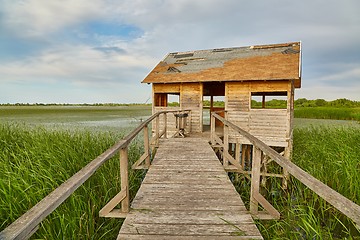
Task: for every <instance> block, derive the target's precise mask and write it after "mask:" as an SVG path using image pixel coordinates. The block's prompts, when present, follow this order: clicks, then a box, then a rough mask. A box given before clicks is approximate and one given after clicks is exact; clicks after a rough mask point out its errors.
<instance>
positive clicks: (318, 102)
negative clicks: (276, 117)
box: [251, 98, 360, 108]
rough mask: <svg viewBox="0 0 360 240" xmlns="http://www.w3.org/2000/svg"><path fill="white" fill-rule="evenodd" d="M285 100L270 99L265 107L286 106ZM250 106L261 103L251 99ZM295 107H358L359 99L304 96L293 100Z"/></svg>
mask: <svg viewBox="0 0 360 240" xmlns="http://www.w3.org/2000/svg"><path fill="white" fill-rule="evenodd" d="M286 104H287V102H286V100H279V99H272V100H269V101H266V103H265V105H266V107H267V108H286ZM251 106H252V107H255V108H261V106H262V103H261V102H257V101H256V100H251ZM294 106H295V107H335V108H337V107H339V108H340V107H346V108H355V107H360V101H352V100H349V99H346V98H340V99H336V100H333V101H326V100H325V99H315V100H308V99H306V98H299V99H297V100H295V101H294Z"/></svg>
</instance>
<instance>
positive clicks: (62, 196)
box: [0, 110, 190, 240]
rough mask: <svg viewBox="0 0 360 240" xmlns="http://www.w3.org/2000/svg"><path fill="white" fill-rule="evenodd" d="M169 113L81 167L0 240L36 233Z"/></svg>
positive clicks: (4, 232) (153, 116)
mask: <svg viewBox="0 0 360 240" xmlns="http://www.w3.org/2000/svg"><path fill="white" fill-rule="evenodd" d="M182 111H190V110H182ZM170 112H178V111H160V112H157V113H155V114H153V115H152V116H151V117H149V118H148V119H147V120H146V121H144V122H143V123H141V124H140V125H139V126H138V127H137V128H136V129H134V130H133V131H132V132H131V133H129V134H128V135H127V136H126V137H124V138H123V139H122V140H120V141H119V142H117V143H116V144H114V145H113V146H112V147H110V148H109V149H107V150H106V151H105V152H103V153H102V154H101V155H99V156H98V157H97V158H95V159H94V160H92V161H91V162H90V163H88V164H87V165H86V166H85V167H83V168H82V169H81V170H79V171H78V172H77V173H75V174H74V175H73V176H72V177H70V178H69V179H68V180H66V181H65V182H64V183H62V184H61V185H60V186H59V187H57V188H56V189H55V190H54V191H52V192H51V193H50V194H48V195H47V196H46V197H44V198H43V199H42V200H41V201H40V202H38V203H37V204H36V205H35V206H33V207H32V208H31V209H30V210H28V211H27V212H26V213H24V214H23V215H22V216H20V217H19V218H18V219H17V220H15V221H14V222H13V223H11V224H10V225H9V226H8V227H7V228H5V229H4V230H3V231H1V232H0V239H1V240H8V239H27V238H29V237H30V236H31V235H32V234H34V233H35V232H36V230H37V228H38V225H39V224H40V223H41V222H42V221H43V220H44V219H45V218H46V217H47V216H48V215H49V214H50V213H51V212H53V211H54V210H55V209H56V208H57V207H58V206H59V205H60V204H61V203H62V202H64V201H65V200H66V199H67V198H68V197H69V196H70V195H71V194H72V193H73V192H74V191H75V190H76V189H77V188H78V187H80V186H81V185H82V184H83V183H84V182H85V181H86V180H87V179H88V178H90V177H91V176H92V175H93V174H94V173H95V171H96V170H97V169H98V168H99V167H100V166H102V165H103V164H104V163H105V162H106V161H107V160H109V159H110V158H112V157H113V156H114V155H115V154H117V153H118V152H119V151H120V150H121V149H125V148H127V146H128V145H129V144H130V142H131V141H132V140H133V139H134V138H135V137H136V136H137V135H138V134H139V133H140V132H141V130H142V129H143V128H145V127H147V125H148V124H149V123H151V122H152V121H153V120H154V119H155V118H158V117H159V116H160V115H161V114H165V115H166V113H170ZM157 131H158V129H157ZM126 160H127V159H126ZM126 166H127V165H126ZM126 177H127V176H126ZM127 190H128V187H127ZM127 197H128V196H127Z"/></svg>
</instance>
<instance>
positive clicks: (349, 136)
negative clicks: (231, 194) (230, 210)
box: [235, 127, 360, 240]
mask: <svg viewBox="0 0 360 240" xmlns="http://www.w3.org/2000/svg"><path fill="white" fill-rule="evenodd" d="M359 142H360V131H359V130H358V128H351V127H338V128H336V127H312V128H297V129H295V130H294V151H293V161H294V162H295V164H297V165H298V166H300V167H301V168H302V169H304V170H305V171H307V172H308V173H310V174H311V175H313V176H314V177H316V178H317V179H319V180H321V181H322V182H323V183H325V184H327V185H328V186H330V187H331V188H333V189H335V190H336V191H338V192H339V193H341V194H342V195H344V196H346V197H347V198H349V199H350V200H352V201H353V202H355V203H357V204H360V174H359V172H360V164H359V156H360V145H359ZM268 185H269V186H270V187H269V188H268V189H265V191H264V192H263V193H265V196H266V198H267V199H268V200H269V201H270V202H271V203H272V204H273V205H274V207H275V208H276V209H278V210H279V211H280V213H281V215H282V218H281V219H280V220H277V221H257V225H258V227H259V229H260V231H261V233H262V235H263V236H264V238H265V239H304V240H305V239H360V232H359V230H357V229H356V228H355V226H354V224H353V223H352V222H351V221H350V220H349V219H348V218H347V217H345V216H344V215H343V214H341V213H340V212H339V211H337V210H336V209H334V208H333V207H332V206H331V205H329V204H328V203H326V202H325V201H324V200H322V199H321V198H320V197H319V196H317V195H316V194H315V193H313V192H312V191H311V190H309V189H307V188H306V187H305V186H304V185H303V184H302V183H301V182H299V181H298V180H296V179H295V178H291V181H290V183H289V189H288V190H287V191H286V192H284V191H283V190H282V189H281V181H279V180H277V179H272V180H271V182H270V183H269V184H268ZM268 185H267V186H268ZM235 186H236V188H237V189H238V190H239V192H240V193H241V194H242V198H243V200H244V201H245V203H246V204H247V205H248V204H249V203H248V200H249V191H250V182H249V181H247V180H246V179H244V178H240V180H239V181H237V182H235ZM244 189H245V191H244Z"/></svg>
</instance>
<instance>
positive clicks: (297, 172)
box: [212, 113, 360, 227]
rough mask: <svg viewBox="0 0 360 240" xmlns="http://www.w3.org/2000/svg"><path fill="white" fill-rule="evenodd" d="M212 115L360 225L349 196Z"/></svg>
mask: <svg viewBox="0 0 360 240" xmlns="http://www.w3.org/2000/svg"><path fill="white" fill-rule="evenodd" d="M212 116H213V117H215V118H217V119H218V120H220V121H221V122H222V123H223V124H224V126H229V127H231V128H233V129H234V130H236V131H237V132H239V133H240V134H241V135H243V136H244V137H246V138H247V139H248V140H249V141H250V142H251V143H252V144H253V145H254V146H255V147H256V148H258V149H260V150H261V151H262V152H264V153H265V154H266V155H267V156H268V157H270V158H271V159H273V160H274V161H275V162H276V163H277V164H279V165H280V166H281V167H283V168H284V169H285V170H286V171H288V172H289V173H290V174H291V175H292V176H294V177H295V178H296V179H298V180H299V181H300V182H302V183H303V184H304V185H305V186H307V187H308V188H310V189H311V190H312V191H313V192H315V193H316V194H317V195H319V196H320V197H321V198H323V199H324V200H325V201H327V202H328V203H330V204H331V205H332V206H334V207H335V208H336V209H337V210H339V211H340V212H342V213H343V214H345V215H346V216H347V217H349V218H350V219H351V220H353V221H354V222H355V224H356V225H357V227H360V206H359V205H357V204H356V203H354V202H352V201H351V200H349V199H348V198H346V197H344V196H343V195H341V194H340V193H338V192H337V191H335V190H333V189H332V188H330V187H329V186H327V185H326V184H324V183H323V182H321V181H319V180H318V179H316V178H315V177H313V176H312V175H310V174H309V173H307V172H305V171H304V170H303V169H301V168H300V167H298V166H297V165H295V164H294V163H293V162H291V161H289V160H287V159H286V158H285V157H283V156H281V155H280V154H279V153H278V152H276V151H275V150H274V149H272V148H270V147H269V146H268V145H266V144H265V143H264V142H262V141H261V140H259V139H258V138H256V137H255V136H253V135H251V134H250V133H248V132H247V131H245V130H243V129H241V128H240V127H238V126H237V125H235V124H233V123H231V122H230V121H228V120H226V119H225V118H223V117H221V116H219V115H218V114H216V113H212Z"/></svg>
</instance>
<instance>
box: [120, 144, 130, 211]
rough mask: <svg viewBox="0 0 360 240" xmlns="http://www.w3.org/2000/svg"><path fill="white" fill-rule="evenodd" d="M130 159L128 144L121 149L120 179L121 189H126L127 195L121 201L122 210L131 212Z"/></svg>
mask: <svg viewBox="0 0 360 240" xmlns="http://www.w3.org/2000/svg"><path fill="white" fill-rule="evenodd" d="M128 165H129V161H128V146H126V147H124V148H122V149H120V179H121V190H124V189H126V197H125V198H124V199H123V200H122V201H121V211H122V212H125V213H128V212H129V202H130V200H129V199H130V198H129V166H128Z"/></svg>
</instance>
